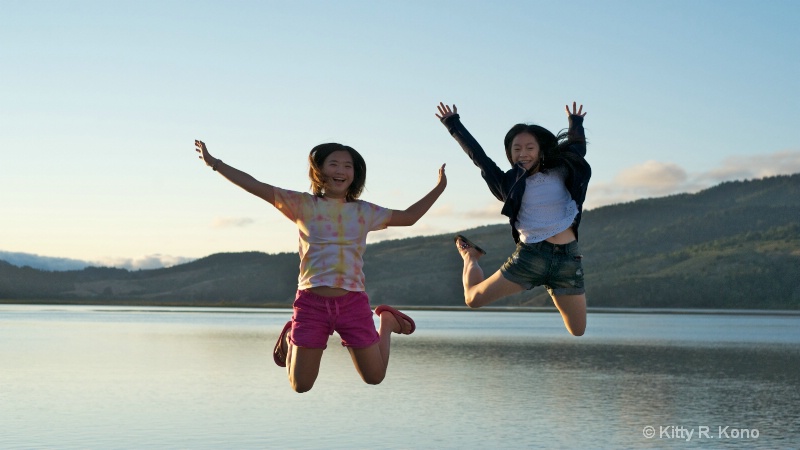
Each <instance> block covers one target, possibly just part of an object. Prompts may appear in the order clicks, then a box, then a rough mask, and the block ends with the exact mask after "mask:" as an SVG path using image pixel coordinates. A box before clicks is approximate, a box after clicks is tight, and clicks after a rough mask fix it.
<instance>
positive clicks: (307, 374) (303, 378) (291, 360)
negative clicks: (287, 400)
mask: <svg viewBox="0 0 800 450" xmlns="http://www.w3.org/2000/svg"><path fill="white" fill-rule="evenodd" d="M287 341H288V337H287ZM286 345H287V356H286V372H287V373H288V375H289V384H290V385H291V386H292V389H293V390H294V391H295V392H298V393H303V392H308V391H310V390H311V388H312V387H314V382H315V381H317V376H318V375H319V365H320V362H321V361H322V352H323V351H324V349H322V348H305V347H298V346H296V345H294V344H292V343H291V342H287V343H286Z"/></svg>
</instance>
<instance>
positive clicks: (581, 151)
mask: <svg viewBox="0 0 800 450" xmlns="http://www.w3.org/2000/svg"><path fill="white" fill-rule="evenodd" d="M564 109H566V111H567V118H568V119H569V130H568V131H567V149H568V150H569V151H571V152H573V153H577V154H578V155H580V156H582V157H585V156H586V135H585V134H584V131H583V118H584V117H585V116H586V113H585V112H583V105H580V106H578V105H577V103H576V102H572V111H570V109H569V105H565V107H564Z"/></svg>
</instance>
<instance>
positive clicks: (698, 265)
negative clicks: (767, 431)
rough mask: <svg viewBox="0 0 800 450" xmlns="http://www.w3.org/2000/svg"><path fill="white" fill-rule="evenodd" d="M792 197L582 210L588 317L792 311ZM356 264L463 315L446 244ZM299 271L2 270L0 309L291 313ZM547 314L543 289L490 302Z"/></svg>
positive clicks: (496, 263) (257, 258)
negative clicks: (613, 312)
mask: <svg viewBox="0 0 800 450" xmlns="http://www.w3.org/2000/svg"><path fill="white" fill-rule="evenodd" d="M590 193H591V191H590ZM798 193H800V174H796V175H791V176H779V177H771V178H766V179H761V180H753V181H737V182H728V183H723V184H721V185H719V186H716V187H713V188H711V189H707V190H705V191H702V192H699V193H697V194H681V195H674V196H670V197H663V198H656V199H646V200H639V201H636V202H631V203H625V204H619V205H611V206H606V207H602V208H597V209H594V210H591V211H586V212H585V213H584V218H583V222H582V223H581V229H580V232H581V233H580V243H581V249H582V252H583V254H584V268H585V271H586V286H587V297H588V299H589V304H590V306H604V307H647V308H723V309H725V308H748V309H800V196H799V195H798ZM463 233H464V234H466V235H467V236H469V237H470V239H472V240H474V241H476V242H478V243H480V245H481V246H482V247H483V248H485V249H486V250H487V251H488V254H487V255H486V256H485V257H483V258H482V266H483V268H484V270H485V271H486V275H487V276H488V275H490V274H491V273H493V272H494V271H496V270H497V269H498V268H499V267H500V265H501V264H502V263H503V262H504V261H505V259H506V258H507V257H508V256H509V255H510V254H511V252H512V251H513V249H514V243H513V241H512V239H511V234H510V228H509V226H508V225H491V226H484V227H479V228H475V229H470V230H464V231H463ZM364 259H365V273H366V277H367V289H368V293H369V295H370V297H371V299H372V301H373V304H379V303H389V304H394V305H417V306H462V305H463V298H462V293H461V267H462V264H461V258H460V256H459V255H458V253H457V252H456V250H455V248H454V244H453V240H452V236H451V235H439V236H426V237H415V238H408V239H401V240H393V241H384V242H380V243H376V244H370V245H369V246H368V248H367V252H366V254H365V256H364ZM297 268H298V257H297V254H296V253H281V254H273V255H268V254H265V253H259V252H247V253H225V254H215V255H211V256H208V257H206V258H202V259H200V260H197V261H194V262H191V263H188V264H182V265H179V266H175V267H171V268H166V269H157V270H142V271H127V270H122V269H110V268H87V269H84V270H80V271H67V272H47V271H40V270H35V269H31V268H29V267H24V268H19V267H16V266H12V265H11V264H8V263H4V262H2V261H0V302H5V303H12V302H21V303H51V302H53V303H82V304H90V303H93V304H140V305H141V304H146V305H185V306H189V305H192V306H254V307H255V306H265V305H270V306H289V305H290V304H291V301H292V299H293V298H294V292H295V289H296V281H297V270H298V269H297ZM547 304H551V301H550V299H549V296H548V295H547V293H546V292H545V291H544V289H543V288H541V287H539V288H536V289H533V290H531V291H527V292H524V293H521V294H518V295H516V296H513V297H510V298H508V299H505V300H503V301H501V302H498V303H496V305H505V306H542V305H547Z"/></svg>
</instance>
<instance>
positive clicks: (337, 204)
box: [275, 188, 392, 291]
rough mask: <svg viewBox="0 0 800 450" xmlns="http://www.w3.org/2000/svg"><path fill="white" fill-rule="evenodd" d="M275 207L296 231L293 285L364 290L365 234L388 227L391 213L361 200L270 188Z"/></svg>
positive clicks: (305, 287)
mask: <svg viewBox="0 0 800 450" xmlns="http://www.w3.org/2000/svg"><path fill="white" fill-rule="evenodd" d="M275 207H276V208H278V210H279V211H280V212H282V213H283V215H285V216H286V217H287V218H289V220H291V221H292V222H294V223H295V224H297V229H298V231H299V233H300V239H299V240H300V275H299V276H298V278H297V279H298V283H297V288H298V289H308V288H311V287H317V286H330V287H336V288H342V289H346V290H348V291H363V290H364V272H363V271H362V270H361V269H362V267H363V266H364V261H363V259H362V257H361V256H362V255H363V254H364V250H366V248H367V233H368V232H370V231H374V230H382V229H384V228H386V227H387V225H388V223H389V219H391V217H392V211H391V210H389V209H386V208H383V207H381V206H378V205H374V204H372V203H369V202H365V201H362V200H356V201H354V202H345V201H344V200H343V199H342V200H338V199H325V198H322V197H317V196H314V195H311V194H307V193H305V192H295V191H288V190H285V189H280V188H275Z"/></svg>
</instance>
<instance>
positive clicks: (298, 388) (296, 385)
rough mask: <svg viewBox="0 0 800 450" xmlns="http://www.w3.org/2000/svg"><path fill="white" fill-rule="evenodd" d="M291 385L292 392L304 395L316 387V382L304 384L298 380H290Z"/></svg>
mask: <svg viewBox="0 0 800 450" xmlns="http://www.w3.org/2000/svg"><path fill="white" fill-rule="evenodd" d="M289 384H290V385H291V386H292V390H293V391H295V392H297V393H298V394H302V393H304V392H308V391H310V390H311V388H312V387H314V382H313V381H312V382H310V383H309V382H302V381H298V380H289Z"/></svg>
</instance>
